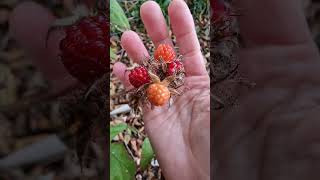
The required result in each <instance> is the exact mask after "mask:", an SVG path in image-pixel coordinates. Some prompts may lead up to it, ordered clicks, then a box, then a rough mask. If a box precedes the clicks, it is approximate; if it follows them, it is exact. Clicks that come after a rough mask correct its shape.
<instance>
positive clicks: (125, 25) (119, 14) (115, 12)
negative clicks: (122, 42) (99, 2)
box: [110, 0, 130, 31]
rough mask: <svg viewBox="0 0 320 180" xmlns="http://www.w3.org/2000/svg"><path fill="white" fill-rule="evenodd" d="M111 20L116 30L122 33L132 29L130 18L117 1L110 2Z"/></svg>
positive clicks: (111, 0)
mask: <svg viewBox="0 0 320 180" xmlns="http://www.w3.org/2000/svg"><path fill="white" fill-rule="evenodd" d="M110 20H111V25H112V26H114V28H115V29H119V30H120V31H125V30H128V29H130V24H129V21H128V18H127V17H126V15H125V14H124V12H123V9H122V8H121V6H120V5H119V3H118V1H117V0H110Z"/></svg>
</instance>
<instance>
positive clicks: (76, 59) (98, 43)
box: [60, 15, 109, 84]
mask: <svg viewBox="0 0 320 180" xmlns="http://www.w3.org/2000/svg"><path fill="white" fill-rule="evenodd" d="M64 31H65V34H66V36H65V38H64V39H63V40H62V41H61V42H60V50H61V55H60V56H61V60H62V62H63V64H64V66H65V67H66V69H67V70H68V71H69V73H70V74H71V75H72V76H74V77H75V78H77V79H78V80H79V81H81V82H84V83H87V84H90V83H93V82H94V81H95V80H97V79H98V78H100V77H101V76H102V75H104V74H105V73H107V67H108V63H109V62H108V44H109V43H108V42H109V41H108V22H107V18H106V16H104V15H96V16H92V17H85V18H82V19H80V20H79V21H78V22H77V23H75V24H73V25H71V26H67V27H65V28H64Z"/></svg>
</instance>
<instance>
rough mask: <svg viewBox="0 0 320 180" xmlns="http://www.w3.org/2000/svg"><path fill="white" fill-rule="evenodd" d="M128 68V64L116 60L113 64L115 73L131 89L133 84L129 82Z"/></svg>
mask: <svg viewBox="0 0 320 180" xmlns="http://www.w3.org/2000/svg"><path fill="white" fill-rule="evenodd" d="M126 69H127V66H126V65H125V64H123V63H121V62H116V63H115V64H114V65H113V74H114V75H115V76H116V77H117V78H118V79H119V80H120V81H121V82H122V84H123V85H124V87H125V88H126V89H131V88H132V87H133V86H131V84H130V82H129V77H128V75H129V72H126Z"/></svg>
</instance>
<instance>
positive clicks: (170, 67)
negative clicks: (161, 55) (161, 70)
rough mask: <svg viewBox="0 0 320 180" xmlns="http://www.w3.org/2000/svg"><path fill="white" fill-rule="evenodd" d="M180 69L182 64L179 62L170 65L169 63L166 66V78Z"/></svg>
mask: <svg viewBox="0 0 320 180" xmlns="http://www.w3.org/2000/svg"><path fill="white" fill-rule="evenodd" d="M182 69H183V64H182V63H181V62H180V61H174V62H172V63H169V64H168V66H167V76H171V75H173V74H175V73H177V72H178V71H180V70H182Z"/></svg>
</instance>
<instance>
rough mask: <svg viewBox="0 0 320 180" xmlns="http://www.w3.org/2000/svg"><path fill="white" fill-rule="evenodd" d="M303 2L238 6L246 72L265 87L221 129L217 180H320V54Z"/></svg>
mask: <svg viewBox="0 0 320 180" xmlns="http://www.w3.org/2000/svg"><path fill="white" fill-rule="evenodd" d="M300 3H301V1H299V0H281V1H279V0H268V1H265V0H239V1H237V2H236V6H237V7H239V8H240V9H243V15H242V16H240V18H239V22H240V31H241V35H242V37H243V39H244V43H245V47H244V48H243V49H241V51H240V52H239V58H240V62H241V63H240V66H241V70H242V72H243V74H245V76H246V77H248V78H249V79H250V80H251V81H254V82H255V83H256V84H257V85H256V87H255V88H253V89H252V90H250V91H249V92H247V93H245V94H243V96H242V99H241V101H240V103H239V106H236V107H234V108H232V109H230V111H228V112H227V113H225V114H224V115H223V116H222V118H221V119H219V120H218V121H217V123H216V124H215V125H216V126H215V131H214V133H215V138H214V145H215V146H214V150H215V154H214V155H213V156H214V157H213V158H214V165H213V166H212V168H213V169H214V175H215V178H217V179H226V180H231V179H237V180H238V179H245V180H256V179H272V180H278V179H279V180H280V179H281V180H287V179H288V180H289V179H290V180H292V179H319V176H320V173H319V167H320V161H319V157H320V153H319V152H320V151H319V130H320V121H319V115H320V103H319V98H320V95H319V92H320V85H319V82H320V73H319V69H320V63H319V53H318V50H317V48H316V47H315V45H314V43H313V41H312V38H311V35H310V33H309V30H308V27H307V24H306V21H305V18H304V14H303V11H302V7H301V4H300Z"/></svg>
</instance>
